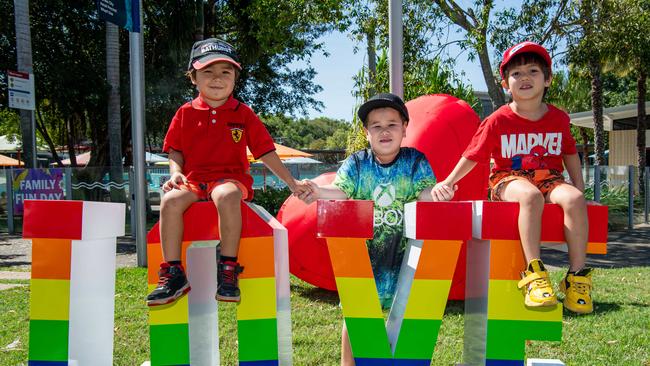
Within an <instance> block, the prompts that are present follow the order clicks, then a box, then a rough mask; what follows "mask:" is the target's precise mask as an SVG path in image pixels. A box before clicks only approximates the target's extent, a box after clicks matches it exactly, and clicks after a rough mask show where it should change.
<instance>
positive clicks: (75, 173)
mask: <svg viewBox="0 0 650 366" xmlns="http://www.w3.org/2000/svg"><path fill="white" fill-rule="evenodd" d="M338 166H339V165H338V164H287V168H288V169H289V171H291V173H292V175H293V176H294V177H295V178H297V179H303V178H314V177H317V176H319V175H321V174H323V173H326V172H333V171H336V170H337V169H338ZM251 175H252V176H253V188H254V189H262V190H264V189H267V188H276V189H279V188H283V187H285V184H284V183H283V182H282V181H281V180H280V179H279V178H277V177H276V176H275V175H274V174H273V173H272V172H270V171H269V170H268V169H267V168H266V167H265V166H264V165H262V164H253V165H251ZM133 176H134V173H133V169H132V167H123V168H122V167H118V168H115V169H111V168H110V167H109V168H92V167H87V168H38V169H15V168H10V169H4V174H0V231H2V227H3V226H4V225H3V224H5V225H6V228H7V229H6V230H7V231H8V232H9V233H13V232H15V231H16V228H17V227H19V226H20V225H17V223H19V221H20V220H21V216H22V203H23V201H24V200H26V199H49V200H61V199H68V200H84V201H104V202H122V203H126V204H127V219H126V220H127V222H126V224H127V227H129V226H130V227H134V226H135V225H134V223H133V222H132V216H131V215H130V214H129V212H130V207H132V205H133V203H134V199H135V197H133V195H132V192H131V189H130V188H131V187H132V186H133V182H134V181H133ZM169 176H170V175H169V168H167V167H156V166H151V167H147V168H146V173H145V178H146V181H147V187H146V192H147V197H146V198H145V201H146V205H147V213H148V216H150V217H149V218H150V219H151V220H154V221H155V220H157V216H158V211H159V208H160V200H161V198H162V195H163V192H162V189H161V186H162V184H163V183H164V182H165V181H167V179H169Z"/></svg>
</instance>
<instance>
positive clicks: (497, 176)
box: [432, 42, 593, 313]
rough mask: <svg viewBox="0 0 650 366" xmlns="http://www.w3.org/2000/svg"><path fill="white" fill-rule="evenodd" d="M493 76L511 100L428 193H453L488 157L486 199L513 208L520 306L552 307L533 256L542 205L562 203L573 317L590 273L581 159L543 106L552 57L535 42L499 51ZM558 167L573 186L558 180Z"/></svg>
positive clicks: (563, 123)
mask: <svg viewBox="0 0 650 366" xmlns="http://www.w3.org/2000/svg"><path fill="white" fill-rule="evenodd" d="M499 71H500V73H501V77H502V78H503V81H502V82H501V85H502V86H503V87H504V88H505V89H507V90H508V91H509V92H510V93H511V94H512V102H511V103H510V104H508V105H505V106H503V107H501V108H499V109H498V110H497V111H495V112H494V113H493V114H492V115H490V116H489V117H488V118H486V119H485V121H483V123H482V124H481V125H480V126H479V129H478V130H477V131H476V134H475V135H474V137H473V139H472V141H471V142H470V144H469V146H468V147H467V149H466V150H465V152H464V153H463V157H462V158H461V159H460V161H459V162H458V164H457V165H456V167H455V168H454V170H453V171H452V172H451V173H450V174H449V176H448V177H447V179H445V180H444V181H442V182H440V183H438V184H437V185H436V186H435V187H434V189H433V191H432V194H433V195H438V194H442V193H445V194H450V193H451V194H453V192H454V190H455V183H456V182H457V181H459V180H460V179H461V178H463V177H464V176H465V175H466V174H467V173H469V172H470V171H471V170H472V169H473V168H474V166H475V165H476V163H477V162H478V161H485V162H487V161H489V159H490V157H491V158H493V159H494V166H493V167H492V174H491V176H490V181H489V184H490V195H491V199H492V200H494V201H510V202H518V203H519V219H518V225H519V234H520V237H521V244H522V247H523V250H524V256H525V257H526V261H527V262H528V266H527V268H526V270H525V271H524V272H523V273H522V277H523V279H522V280H521V281H520V282H519V287H520V288H522V289H523V290H524V293H525V304H526V305H527V306H531V307H535V306H551V305H554V304H556V303H557V298H556V296H555V294H554V293H553V287H552V286H551V284H550V281H549V276H548V272H547V271H546V269H545V268H544V264H543V263H542V261H541V260H540V259H539V258H540V236H541V219H542V210H543V209H544V203H545V202H550V203H556V204H558V205H560V206H561V207H562V209H563V210H564V227H565V229H564V231H565V237H566V241H567V244H568V246H569V263H570V267H569V272H568V273H567V275H566V277H565V278H564V280H562V282H561V284H560V290H561V291H562V292H564V293H565V297H564V306H565V307H566V308H567V309H569V310H571V311H574V312H577V313H591V312H592V311H593V302H592V299H591V286H592V283H591V271H592V270H591V269H590V268H585V258H586V247H587V234H588V221H587V206H586V201H585V198H584V195H583V191H584V181H583V180H582V174H581V172H580V159H579V158H578V154H577V150H576V146H575V140H574V139H573V137H572V136H571V131H570V127H569V116H568V115H567V114H566V113H564V112H562V111H560V110H559V109H557V108H555V107H554V106H552V105H550V104H546V103H544V102H543V98H544V95H545V93H546V90H547V88H548V87H549V86H550V85H551V57H550V56H549V54H548V52H547V51H546V49H545V48H544V47H542V46H540V45H538V44H536V43H533V42H523V43H519V44H517V45H515V46H513V47H511V48H509V49H508V50H507V51H506V52H505V53H504V55H503V61H502V62H501V67H500V68H499ZM563 165H564V166H566V169H567V172H568V173H569V177H570V178H571V182H572V183H573V185H571V184H568V183H566V182H565V181H564V178H563V176H562V171H563V170H564V167H563Z"/></svg>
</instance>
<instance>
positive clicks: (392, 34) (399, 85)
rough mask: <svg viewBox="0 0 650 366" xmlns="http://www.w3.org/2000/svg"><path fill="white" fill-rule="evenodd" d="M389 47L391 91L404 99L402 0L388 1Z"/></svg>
mask: <svg viewBox="0 0 650 366" xmlns="http://www.w3.org/2000/svg"><path fill="white" fill-rule="evenodd" d="M388 28H389V31H388V48H390V58H389V64H390V92H391V93H393V94H395V95H397V96H399V97H400V98H402V99H404V67H403V62H402V48H403V47H402V1H401V0H389V3H388Z"/></svg>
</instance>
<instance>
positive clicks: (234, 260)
mask: <svg viewBox="0 0 650 366" xmlns="http://www.w3.org/2000/svg"><path fill="white" fill-rule="evenodd" d="M221 262H222V263H223V262H234V263H237V257H228V256H226V255H222V256H221Z"/></svg>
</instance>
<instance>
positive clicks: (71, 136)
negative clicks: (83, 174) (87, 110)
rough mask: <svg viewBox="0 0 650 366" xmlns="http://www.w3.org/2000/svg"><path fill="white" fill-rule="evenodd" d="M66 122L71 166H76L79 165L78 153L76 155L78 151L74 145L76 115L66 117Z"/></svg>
mask: <svg viewBox="0 0 650 366" xmlns="http://www.w3.org/2000/svg"><path fill="white" fill-rule="evenodd" d="M65 123H66V135H67V140H68V155H69V156H70V166H72V167H76V166H77V155H76V151H75V150H74V145H75V138H74V130H75V128H74V126H75V123H74V117H73V116H68V117H67V118H66V119H65Z"/></svg>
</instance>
